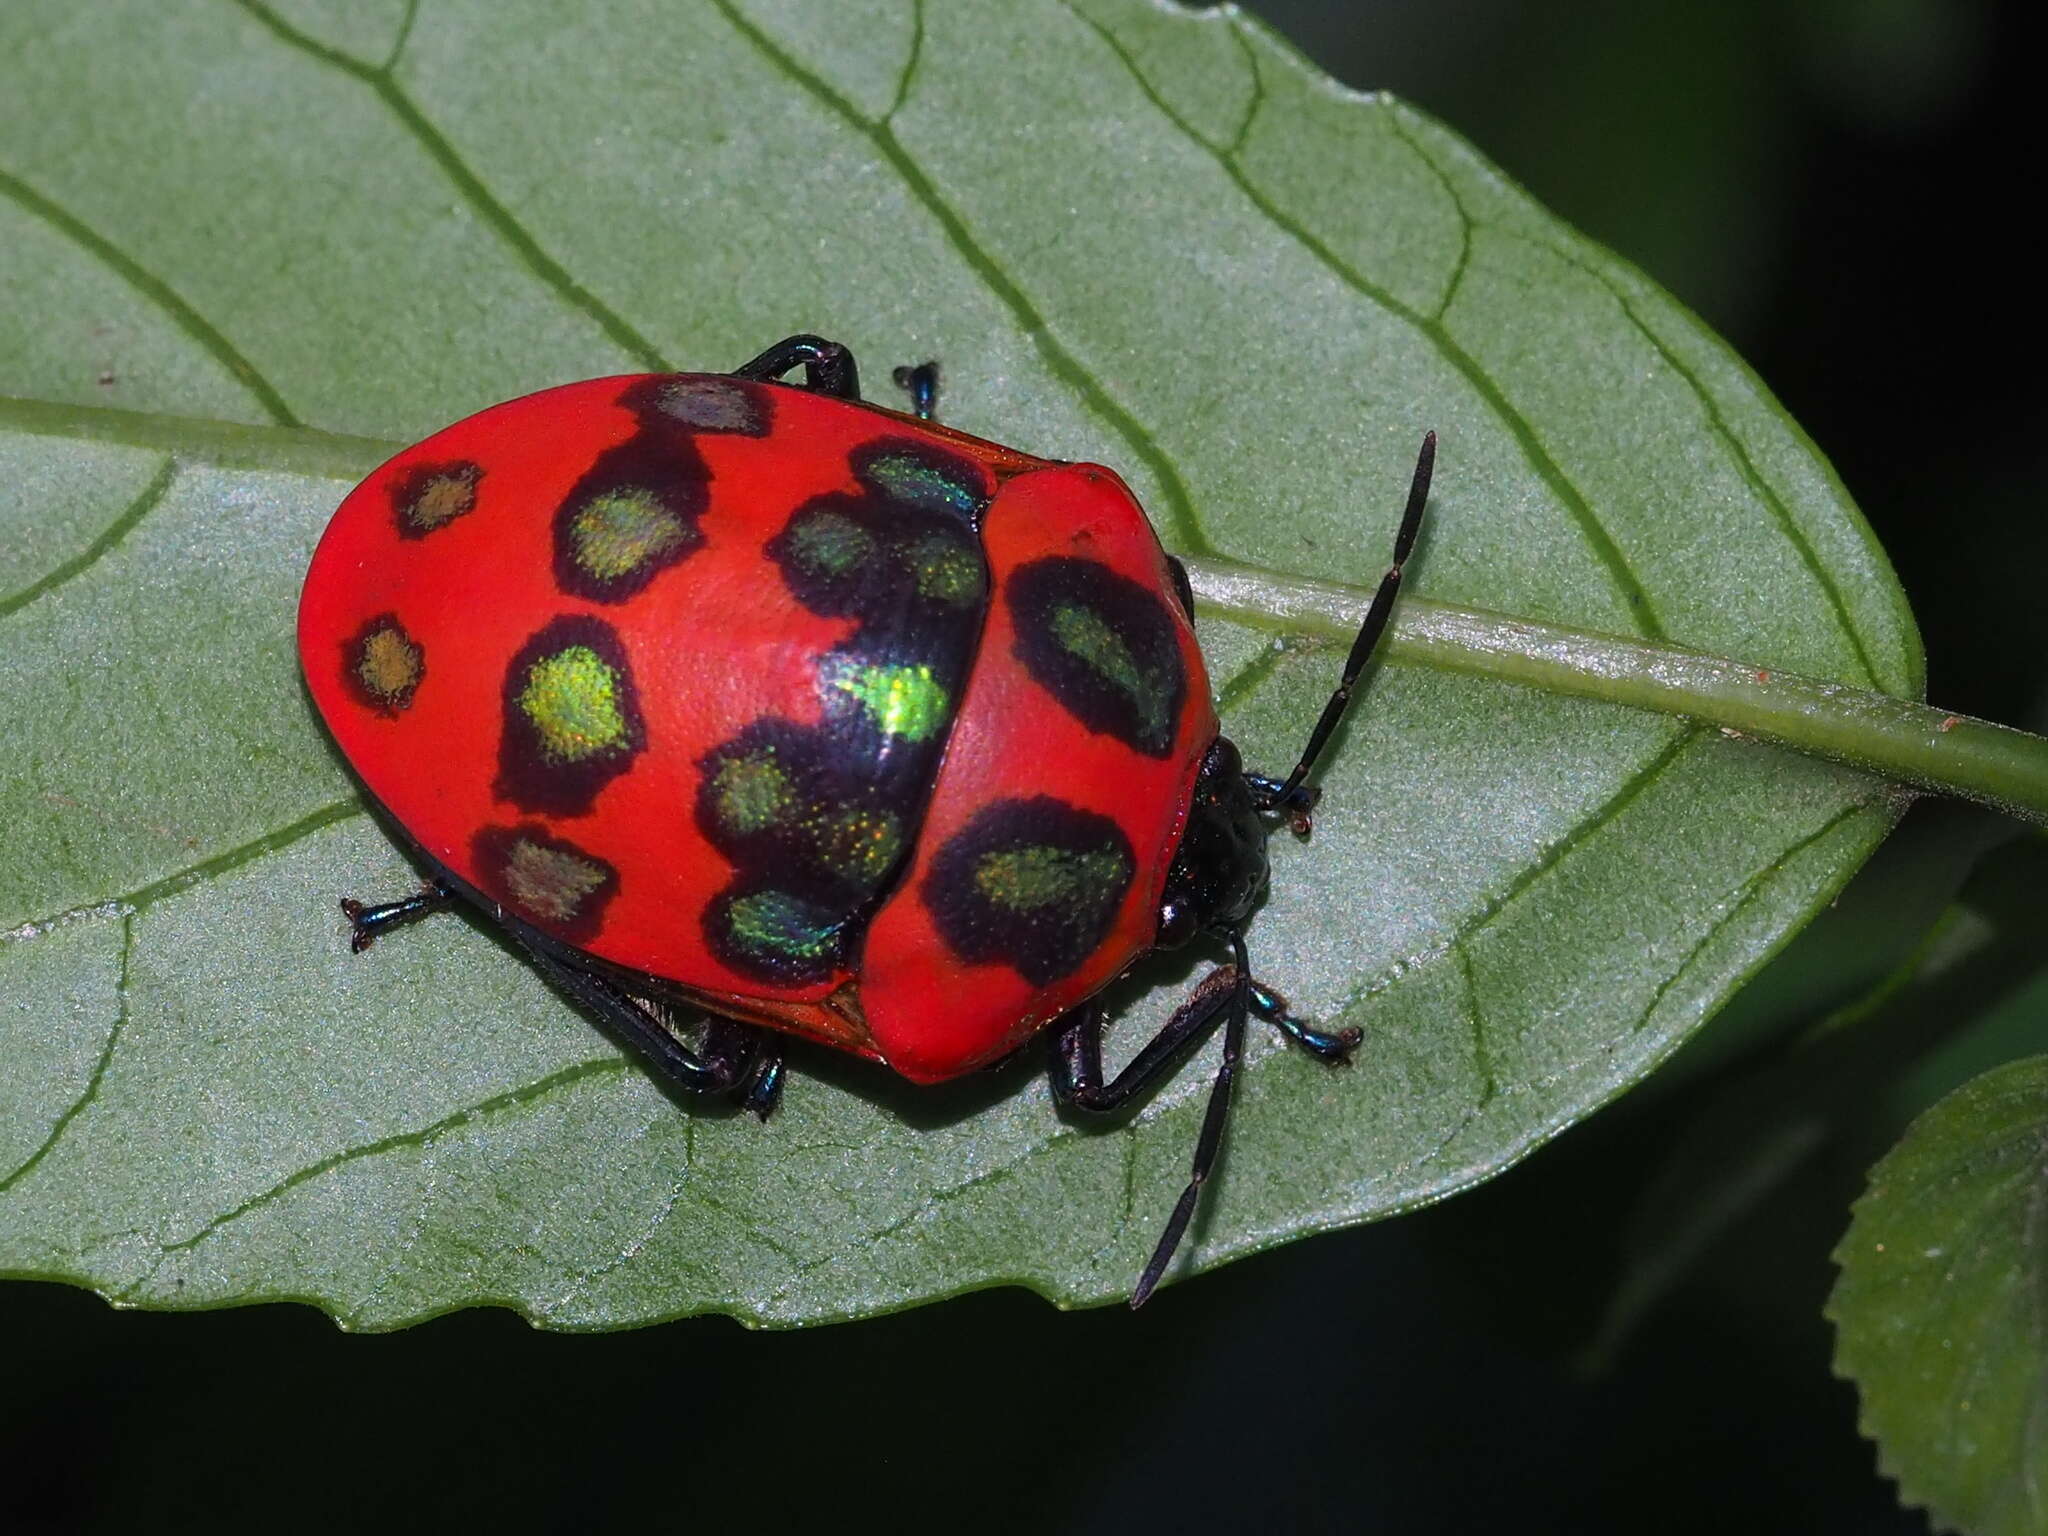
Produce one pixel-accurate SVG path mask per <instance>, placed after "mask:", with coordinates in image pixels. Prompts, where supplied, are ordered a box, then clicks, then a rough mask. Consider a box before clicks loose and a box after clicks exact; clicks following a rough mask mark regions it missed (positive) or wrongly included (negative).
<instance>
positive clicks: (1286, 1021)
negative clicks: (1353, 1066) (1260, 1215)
mask: <svg viewBox="0 0 2048 1536" xmlns="http://www.w3.org/2000/svg"><path fill="white" fill-rule="evenodd" d="M1225 937H1226V938H1228V939H1229V941H1230V947H1231V950H1232V951H1233V954H1232V960H1233V963H1232V964H1230V965H1225V966H1218V967H1217V968H1216V969H1215V970H1213V971H1211V972H1210V973H1209V974H1208V975H1207V976H1205V977H1203V978H1202V982H1201V984H1200V985H1199V986H1197V987H1196V988H1195V990H1194V991H1193V993H1191V994H1190V995H1189V997H1188V1000H1187V1001H1186V1002H1184V1003H1182V1004H1181V1005H1180V1007H1178V1008H1177V1009H1175V1010H1174V1014H1173V1017H1172V1018H1170V1019H1168V1020H1167V1021H1166V1024H1165V1026H1164V1027H1163V1028H1162V1029H1161V1030H1160V1031H1159V1033H1158V1034H1156V1035H1154V1036H1153V1037H1152V1038H1151V1039H1150V1040H1149V1041H1147V1042H1146V1043H1145V1047H1144V1049H1143V1050H1141V1051H1139V1052H1138V1054H1137V1056H1136V1057H1135V1058H1133V1059H1132V1061H1131V1063H1130V1065H1128V1066H1127V1067H1125V1068H1124V1069H1123V1071H1121V1072H1119V1073H1118V1074H1117V1075H1116V1077H1115V1079H1114V1080H1113V1081H1111V1082H1107V1083H1105V1082H1104V1081H1103V1080H1102V1009H1101V1006H1100V1005H1099V1004H1095V1003H1084V1004H1083V1005H1082V1006H1081V1007H1079V1008H1076V1009H1075V1010H1074V1011H1073V1012H1072V1013H1070V1014H1068V1015H1067V1017H1066V1018H1065V1019H1063V1020H1061V1021H1060V1022H1059V1023H1058V1024H1056V1025H1054V1026H1053V1030H1052V1035H1051V1054H1052V1060H1051V1063H1050V1066H1049V1070H1048V1074H1047V1075H1048V1077H1049V1078H1050V1080H1051V1083H1052V1094H1053V1098H1054V1099H1055V1100H1056V1101H1057V1102H1058V1103H1059V1104H1061V1105H1062V1106H1065V1107H1067V1108H1070V1109H1076V1110H1080V1111H1083V1112H1084V1113H1088V1114H1113V1113H1115V1112H1116V1111H1118V1110H1120V1109H1122V1108H1124V1107H1125V1106H1126V1105H1128V1104H1129V1103H1131V1101H1132V1100H1133V1099H1135V1098H1137V1097H1138V1095H1140V1094H1141V1093H1143V1092H1144V1091H1145V1090H1146V1089H1148V1088H1150V1087H1151V1086H1152V1085H1153V1084H1155V1083H1156V1082H1158V1080H1159V1079H1160V1078H1161V1077H1163V1076H1165V1074H1166V1071H1167V1069H1168V1068H1169V1067H1171V1066H1172V1065H1173V1063H1174V1060H1175V1058H1176V1057H1178V1056H1179V1055H1180V1054H1181V1053H1182V1052H1183V1051H1184V1050H1186V1049H1188V1048H1189V1047H1190V1046H1192V1045H1193V1044H1194V1043H1195V1042H1196V1041H1197V1040H1200V1039H1201V1038H1202V1037H1203V1036H1204V1035H1206V1034H1207V1033H1208V1032H1209V1030H1210V1029H1211V1028H1212V1027H1214V1025H1215V1023H1216V1021H1217V1020H1218V1019H1219V1018H1221V1019H1224V1020H1226V1024H1225V1028H1224V1034H1223V1063H1222V1065H1221V1066H1220V1067H1219V1068H1218V1069H1217V1072H1216V1081H1215V1086H1214V1087H1212V1088H1211V1089H1210V1090H1209V1108H1208V1110H1207V1112H1206V1113H1205V1114H1204V1115H1203V1117H1202V1132H1201V1135H1200V1136H1199V1137H1198V1138H1197V1139H1196V1142H1195V1156H1194V1164H1193V1168H1192V1170H1191V1172H1190V1175H1189V1178H1188V1184H1187V1188H1186V1189H1184V1190H1182V1191H1181V1196H1180V1199H1179V1200H1178V1201H1177V1202H1175V1204H1174V1208H1173V1214H1172V1216H1171V1217H1169V1218H1168V1220H1167V1223H1166V1230H1165V1231H1164V1232H1163V1233H1162V1234H1161V1235H1160V1238H1159V1243H1158V1245H1157V1246H1156V1247H1155V1248H1154V1249H1153V1250H1152V1258H1151V1260H1150V1262H1148V1263H1147V1264H1146V1265H1145V1270H1144V1273H1143V1274H1142V1275H1140V1276H1139V1278H1138V1285H1137V1288H1136V1289H1135V1290H1134V1291H1133V1292H1132V1293H1131V1305H1132V1306H1133V1307H1140V1306H1143V1305H1144V1304H1145V1299H1146V1298H1147V1297H1149V1296H1150V1295H1151V1294H1152V1291H1153V1289H1154V1287H1156V1286H1157V1285H1158V1284H1159V1280H1160V1277H1161V1276H1162V1275H1164V1274H1165V1273H1166V1266H1167V1265H1168V1264H1169V1263H1171V1262H1172V1260H1173V1254H1174V1250H1175V1249H1177V1248H1178V1247H1179V1246H1180V1241H1181V1238H1182V1237H1183V1236H1184V1235H1185V1234H1186V1232H1187V1229H1188V1223H1189V1221H1190V1220H1192V1219H1193V1217H1194V1213H1195V1206H1196V1204H1197V1203H1198V1201H1199V1200H1200V1198H1201V1191H1202V1185H1203V1184H1204V1183H1206V1182H1207V1181H1208V1178H1209V1174H1210V1171H1211V1170H1212V1169H1213V1168H1214V1167H1215V1164H1216V1154H1217V1152H1218V1150H1219V1149H1220V1148H1221V1146H1222V1142H1223V1123H1224V1120H1225V1118H1226V1117H1227V1116H1228V1114H1229V1109H1230V1092H1231V1084H1232V1082H1233V1080H1234V1079H1235V1077H1236V1075H1237V1063H1238V1060H1239V1058H1240V1057H1241V1056H1242V1055H1243V1054H1244V1033H1245V1021H1246V1019H1247V1017H1248V1016H1249V1015H1250V1014H1253V1013H1256V1014H1258V1015H1259V1017H1260V1018H1262V1019H1265V1020H1267V1021H1269V1022H1270V1023H1272V1024H1274V1025H1275V1026H1276V1027H1278V1028H1279V1029H1281V1030H1284V1031H1285V1032H1286V1033H1287V1034H1288V1035H1289V1036H1290V1037H1291V1038H1292V1039H1293V1040H1295V1041H1296V1042H1297V1043H1298V1044H1300V1045H1301V1046H1303V1047H1304V1048H1305V1049H1307V1050H1308V1051H1310V1052H1312V1053H1313V1054H1314V1055H1316V1056H1317V1057H1319V1058H1321V1059H1322V1060H1324V1061H1327V1062H1329V1063H1331V1064H1332V1065H1336V1064H1340V1063H1342V1062H1344V1061H1347V1060H1349V1059H1350V1055H1351V1052H1352V1051H1353V1050H1354V1049H1355V1048H1356V1047H1357V1045H1358V1042H1359V1039H1360V1032H1359V1031H1358V1030H1356V1029H1342V1030H1336V1031H1330V1030H1322V1029H1317V1028H1315V1027H1314V1026H1313V1025H1311V1024H1307V1023H1304V1022H1303V1021H1302V1020H1300V1019H1297V1018H1295V1017H1294V1016H1293V1015H1292V1014H1291V1013H1289V1012H1288V1011H1287V1000H1286V999H1285V998H1283V997H1281V996H1280V994H1279V993H1277V992H1275V991H1273V990H1272V989H1271V988H1270V987H1266V986H1262V985H1260V984H1259V983H1258V982H1256V981H1253V980H1251V979H1250V969H1249V966H1250V961H1249V959H1248V957H1247V956H1246V954H1245V948H1244V936H1243V935H1242V934H1239V933H1235V932H1232V933H1227V934H1226V935H1225Z"/></svg>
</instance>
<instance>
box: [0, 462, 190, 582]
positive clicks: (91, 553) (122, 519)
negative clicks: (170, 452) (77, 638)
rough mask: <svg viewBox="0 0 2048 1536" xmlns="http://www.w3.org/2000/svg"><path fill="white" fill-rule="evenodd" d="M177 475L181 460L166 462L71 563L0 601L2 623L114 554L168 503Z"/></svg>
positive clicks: (69, 561) (68, 562) (57, 568)
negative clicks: (168, 493) (157, 507)
mask: <svg viewBox="0 0 2048 1536" xmlns="http://www.w3.org/2000/svg"><path fill="white" fill-rule="evenodd" d="M176 472H177V460H175V459H171V458H166V459H165V460H164V461H163V463H162V464H160V465H159V466H158V467H157V472H156V474H155V475H153V476H152V477H151V478H150V482H149V484H148V485H146V486H144V487H143V488H142V492H141V494H140V495H138V496H136V498H135V499H134V500H133V501H131V502H129V503H128V505H127V507H125V508H124V509H123V510H122V512H121V515H120V516H119V517H116V518H115V519H114V520H113V521H112V522H111V523H109V524H107V526H106V527H105V528H103V529H101V530H100V534H99V537H97V538H95V539H94V540H93V541H92V542H91V543H90V544H88V545H86V547H85V548H84V549H83V550H81V551H79V553H78V554H76V555H74V556H72V558H71V559H69V560H66V561H65V562H64V563H63V564H61V565H59V566H57V567H55V568H54V569H53V570H51V571H49V572H47V573H46V574H44V575H43V576H41V577H39V578H38V579H36V580H35V581H32V582H30V583H29V584H28V585H27V586H26V587H23V588H22V589H21V590H20V591H19V592H16V593H15V594H14V595H13V596H11V597H0V619H6V618H12V617H13V616H14V615H15V614H17V613H19V612H21V610H22V609H24V608H26V607H28V606H29V605H30V604H31V603H33V602H35V601H36V600H37V599H38V598H40V597H43V596H45V595H46V594H48V593H51V592H54V591H56V590H57V588H59V587H61V586H63V585H64V584H65V583H66V582H69V581H72V580H75V579H76V578H77V577H80V576H83V575H84V574H85V573H86V572H87V571H89V570H91V569H92V568H93V567H94V566H95V565H97V564H99V562H100V561H101V560H102V559H103V558H104V557H105V556H107V555H109V554H112V553H113V551H114V550H115V549H116V548H117V547H118V546H119V545H120V543H121V541H122V540H123V539H125V538H127V537H128V535H129V534H131V533H133V532H134V531H135V527H136V525H137V524H138V523H140V522H141V521H142V520H143V519H144V518H145V517H147V516H149V514H150V513H151V512H152V511H154V510H155V508H156V505H157V503H158V502H160V501H162V500H163V499H164V493H165V492H166V491H168V490H169V489H170V487H171V480H172V478H173V476H174V475H175V474H176Z"/></svg>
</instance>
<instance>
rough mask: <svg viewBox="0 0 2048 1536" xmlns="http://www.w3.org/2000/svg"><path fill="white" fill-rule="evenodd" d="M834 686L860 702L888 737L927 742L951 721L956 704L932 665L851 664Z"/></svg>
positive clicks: (834, 680)
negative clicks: (934, 674)
mask: <svg viewBox="0 0 2048 1536" xmlns="http://www.w3.org/2000/svg"><path fill="white" fill-rule="evenodd" d="M832 686H833V687H834V688H837V689H838V690H839V691H840V692H841V693H848V694H851V695H853V697H854V698H856V699H858V700H860V703H861V707H862V708H864V709H865V710H867V712H868V713H869V714H870V715H871V716H873V717H874V722H875V724H876V725H877V726H878V727H879V728H880V729H881V730H882V731H883V732H884V733H885V734H887V735H890V736H901V737H903V738H904V739H905V740H906V741H924V740H926V739H928V738H929V737H931V736H933V735H934V734H936V733H937V732H938V731H939V730H940V728H941V727H943V726H944V725H945V723H946V721H947V720H948V719H950V718H951V710H952V701H951V698H950V696H949V695H948V694H947V692H946V689H945V685H944V684H942V683H940V682H939V681H938V679H936V678H935V677H933V676H932V669H931V668H930V667H928V666H924V665H921V664H920V665H917V666H860V665H848V666H846V667H844V668H843V669H842V670H841V671H840V672H839V675H838V676H836V677H834V678H833V679H832Z"/></svg>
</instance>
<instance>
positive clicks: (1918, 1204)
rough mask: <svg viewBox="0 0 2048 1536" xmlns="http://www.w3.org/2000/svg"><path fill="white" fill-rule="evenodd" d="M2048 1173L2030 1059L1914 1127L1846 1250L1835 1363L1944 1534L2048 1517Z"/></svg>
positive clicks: (2002, 1531)
mask: <svg viewBox="0 0 2048 1536" xmlns="http://www.w3.org/2000/svg"><path fill="white" fill-rule="evenodd" d="M2038 990H2039V989H2037V993H2038ZM2035 1017H2036V1020H2037V1021H2038V1019H2039V1017H2040V1011H2039V997H2038V996H2037V998H2036V1008H2035ZM2044 1167H2048V1056H2029V1057H2025V1058H2023V1059H2021V1060H2019V1061H2014V1062H2008V1063H2007V1064H2006V1065H2004V1066H2002V1067H1998V1068H1996V1069H1994V1070H1993V1071H1990V1072H1987V1073H1985V1074H1984V1075H1983V1076H1982V1077H1979V1078H1976V1079H1974V1080H1972V1081H1971V1082H1968V1083H1966V1084H1964V1085H1963V1086H1962V1087H1961V1088H1958V1089H1957V1090H1956V1091H1955V1092H1954V1093H1952V1094H1950V1095H1949V1096H1948V1097H1947V1098H1945V1099H1943V1100H1942V1101H1941V1102H1940V1103H1939V1104H1937V1105H1935V1106H1934V1108H1932V1109H1930V1110H1928V1111H1927V1113H1926V1114H1924V1115H1922V1116H1921V1117H1920V1118H1919V1119H1918V1120H1916V1121H1914V1122H1913V1124H1912V1126H1911V1128H1910V1129H1909V1130H1908V1131H1907V1132H1906V1135H1905V1139H1904V1140H1902V1141H1901V1142H1900V1143H1899V1144H1898V1145H1897V1146H1896V1147H1894V1148H1893V1149H1892V1150H1891V1151H1890V1152H1889V1153H1887V1154H1886V1155H1885V1157H1884V1160H1883V1161H1882V1162H1880V1163H1879V1164H1878V1165H1877V1166H1876V1167H1875V1168H1874V1169H1872V1170H1871V1174H1870V1187H1869V1188H1868V1189H1867V1190H1866V1191H1865V1193H1864V1195H1863V1198H1862V1199H1861V1200H1859V1201H1858V1202H1857V1203H1856V1215H1855V1219H1854V1220H1853V1221H1852V1222H1851V1224H1850V1227H1849V1231H1848V1234H1847V1235H1846V1236H1845V1237H1844V1238H1843V1239H1842V1244H1841V1246H1840V1247H1839V1248H1838V1249H1836V1251H1835V1262H1836V1263H1838V1264H1839V1265H1841V1268H1842V1272H1841V1276H1840V1278H1839V1279H1838V1280H1837V1282H1836V1285H1835V1291H1834V1295H1833V1296H1832V1297H1831V1298H1830V1299H1829V1302H1828V1315H1829V1316H1830V1317H1831V1318H1832V1319H1833V1320H1834V1324H1835V1329H1836V1347H1835V1366H1836V1369H1837V1370H1838V1371H1840V1372H1841V1373H1842V1374H1843V1375H1845V1376H1848V1377H1850V1378H1852V1379H1853V1380H1854V1381H1855V1382H1856V1386H1857V1390H1858V1392H1859V1393H1860V1395H1861V1398H1862V1425H1863V1430H1864V1433H1866V1434H1868V1435H1870V1436H1871V1437H1872V1438H1873V1439H1875V1440H1876V1441H1877V1442H1878V1446H1879V1453H1880V1460H1881V1464H1882V1466H1883V1468H1884V1470H1885V1472H1886V1473H1887V1474H1888V1475H1890V1476H1892V1477H1894V1478H1897V1479H1898V1483H1899V1493H1900V1496H1901V1497H1902V1498H1903V1499H1904V1500H1905V1501H1906V1502H1907V1503H1910V1504H1919V1505H1925V1506H1926V1508H1927V1510H1928V1512H1929V1513H1930V1514H1931V1515H1932V1516H1933V1518H1934V1521H1935V1523H1936V1525H1937V1526H1939V1527H1941V1528H1943V1529H1957V1530H1964V1531H1969V1532H1972V1533H1973V1536H2022V1533H2025V1532H2030V1531H2038V1530H2040V1529H2041V1526H2042V1523H2043V1521H2044V1520H2048V1486H2044V1484H2048V1440H2044V1426H2048V1384H2044V1382H2043V1380H2042V1375H2041V1354H2042V1350H2043V1348H2044V1347H2048V1337H2044V1334H2043V1311H2042V1305H2041V1302H2042V1296H2043V1294H2044V1292H2048V1265H2044V1262H2043V1257H2042V1234H2043V1230H2044V1223H2048V1175H2044V1172H2043V1170H2044Z"/></svg>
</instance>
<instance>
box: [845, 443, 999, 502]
mask: <svg viewBox="0 0 2048 1536" xmlns="http://www.w3.org/2000/svg"><path fill="white" fill-rule="evenodd" d="M863 472H864V474H865V476H866V478H867V479H868V480H870V481H872V482H873V483H874V484H875V485H876V486H877V487H879V488H880V490H881V492H882V494H883V495H885V496H888V497H890V498H891V499H893V500H896V501H907V502H909V503H910V504H911V505H913V506H919V507H930V508H932V509H933V510H935V511H937V510H940V509H943V510H945V511H948V512H953V513H956V514H958V515H959V516H961V517H968V518H971V517H973V516H974V514H975V513H976V512H978V511H979V510H980V509H981V506H982V495H981V488H980V487H979V486H977V485H974V484H971V483H970V482H969V481H968V480H967V479H966V478H964V477H963V476H959V475H954V474H949V473H947V471H946V470H944V469H942V468H941V467H940V466H938V465H936V464H933V463H930V462H928V461H926V460H924V459H921V458H919V457H917V456H916V455H914V454H908V453H881V454H877V455H875V457H874V458H872V459H870V460H868V462H867V464H866V465H865V466H864V467H863Z"/></svg>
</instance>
